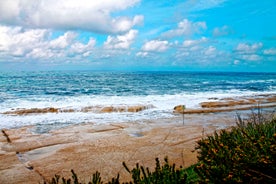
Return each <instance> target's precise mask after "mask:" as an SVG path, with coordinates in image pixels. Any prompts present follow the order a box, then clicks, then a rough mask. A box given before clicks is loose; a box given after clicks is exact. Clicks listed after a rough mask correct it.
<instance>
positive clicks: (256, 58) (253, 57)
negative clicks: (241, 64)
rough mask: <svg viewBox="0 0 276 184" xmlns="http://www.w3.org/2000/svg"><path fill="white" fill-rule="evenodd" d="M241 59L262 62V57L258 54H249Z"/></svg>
mask: <svg viewBox="0 0 276 184" xmlns="http://www.w3.org/2000/svg"><path fill="white" fill-rule="evenodd" d="M240 59H242V60H246V61H260V60H261V59H262V57H261V56H259V55H257V54H249V55H242V56H240Z"/></svg>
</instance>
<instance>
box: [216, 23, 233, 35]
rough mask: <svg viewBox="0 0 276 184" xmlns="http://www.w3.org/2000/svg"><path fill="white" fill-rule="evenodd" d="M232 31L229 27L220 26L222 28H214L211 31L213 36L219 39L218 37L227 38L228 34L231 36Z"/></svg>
mask: <svg viewBox="0 0 276 184" xmlns="http://www.w3.org/2000/svg"><path fill="white" fill-rule="evenodd" d="M232 33H233V30H232V29H231V28H230V27H229V26H226V25H224V26H222V27H216V28H215V29H214V30H213V36H215V37H220V36H227V35H229V34H232Z"/></svg>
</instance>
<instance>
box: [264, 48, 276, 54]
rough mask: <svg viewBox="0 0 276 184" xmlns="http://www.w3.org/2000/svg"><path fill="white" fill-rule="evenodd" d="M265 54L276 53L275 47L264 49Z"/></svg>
mask: <svg viewBox="0 0 276 184" xmlns="http://www.w3.org/2000/svg"><path fill="white" fill-rule="evenodd" d="M264 54H265V55H276V48H271V49H266V50H264Z"/></svg>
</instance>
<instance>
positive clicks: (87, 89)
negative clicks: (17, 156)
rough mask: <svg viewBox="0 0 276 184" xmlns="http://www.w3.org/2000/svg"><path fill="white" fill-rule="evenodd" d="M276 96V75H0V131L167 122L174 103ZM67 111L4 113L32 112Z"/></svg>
mask: <svg viewBox="0 0 276 184" xmlns="http://www.w3.org/2000/svg"><path fill="white" fill-rule="evenodd" d="M271 93H274V94H275V93H276V73H223V72H217V73H215V72H93V71H53V72H49V71H47V72H1V73H0V128H15V127H22V126H26V125H36V126H40V127H44V128H45V129H47V127H48V128H49V127H51V128H58V127H63V126H67V125H71V124H80V123H88V122H91V123H95V124H103V123H114V122H134V121H135V122H143V121H147V120H152V119H161V118H170V117H174V116H176V115H175V114H173V113H172V112H173V108H174V107H175V106H176V105H180V104H185V105H186V107H187V108H199V103H200V102H206V101H210V99H211V98H224V97H234V98H235V97H239V96H254V95H259V94H271ZM135 105H145V106H154V107H155V108H149V109H146V110H144V111H140V112H113V113H97V112H93V111H89V112H83V111H80V110H78V109H82V108H85V107H95V106H97V107H109V106H113V107H116V106H124V107H128V106H135ZM48 107H52V108H59V109H74V111H72V112H66V113H41V114H28V115H20V116H18V115H8V114H3V113H4V112H7V111H12V110H16V109H31V108H48Z"/></svg>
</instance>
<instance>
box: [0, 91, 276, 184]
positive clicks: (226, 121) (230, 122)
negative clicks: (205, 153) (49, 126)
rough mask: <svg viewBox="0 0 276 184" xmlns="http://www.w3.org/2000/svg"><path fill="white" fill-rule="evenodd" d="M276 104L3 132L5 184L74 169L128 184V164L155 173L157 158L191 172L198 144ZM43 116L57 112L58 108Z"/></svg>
mask: <svg viewBox="0 0 276 184" xmlns="http://www.w3.org/2000/svg"><path fill="white" fill-rule="evenodd" d="M275 103H276V95H269V96H258V97H256V98H254V99H253V98H249V97H242V98H239V99H210V101H208V102H205V103H201V104H200V105H201V108H199V109H185V110H184V113H185V122H182V115H181V114H177V113H182V112H183V109H181V108H180V107H181V106H179V107H175V108H174V109H172V113H173V111H174V113H176V114H175V115H176V116H175V117H174V118H169V119H159V120H150V121H147V122H142V123H141V122H121V123H120V122H119V121H118V122H114V123H110V124H107V125H98V124H95V123H93V122H91V123H86V124H80V125H74V126H70V127H66V128H62V129H58V130H52V131H50V132H48V133H44V134H38V133H35V132H34V131H33V130H34V128H35V127H34V126H28V127H22V128H18V129H3V130H2V131H1V132H0V163H1V164H0V183H11V184H13V183H16V184H20V183H22V184H23V183H30V184H32V183H35V184H37V183H43V181H49V180H51V178H52V177H53V176H54V175H55V174H58V175H61V176H64V177H69V176H71V172H70V170H71V169H74V171H75V172H76V173H77V174H78V176H79V177H80V178H81V182H88V181H89V180H90V179H91V175H92V174H93V173H94V172H95V171H99V172H100V173H101V176H102V179H103V180H104V181H108V180H109V179H111V178H112V177H115V176H117V174H118V172H119V174H120V178H121V181H124V180H127V179H129V174H128V173H127V172H126V171H125V169H124V168H123V166H122V162H123V161H125V162H126V163H127V165H128V166H129V167H130V168H132V167H134V166H135V164H136V163H140V164H141V165H144V166H148V167H150V168H153V167H154V164H155V158H156V157H159V158H160V160H163V158H164V157H165V156H168V157H169V161H170V162H171V163H176V165H177V166H180V165H182V166H184V167H188V166H190V165H192V164H194V163H196V161H197V158H196V156H197V155H196V154H197V153H196V152H194V148H195V145H196V141H197V140H199V139H201V138H202V137H204V136H206V135H207V134H211V133H213V132H214V131H216V130H220V129H222V128H229V127H231V126H234V125H235V113H236V111H237V110H246V109H252V108H255V107H262V108H264V109H270V110H271V111H273V109H274V110H275V107H276V104H275ZM143 108H148V107H146V106H145V107H144V106H142V107H133V111H131V112H137V111H138V110H143ZM152 108H153V107H152ZM124 109H125V110H126V108H124ZM129 109H131V108H128V110H129ZM25 110H26V109H25ZM40 110H41V109H40ZM45 111H46V110H45ZM48 111H53V112H48ZM59 111H60V110H59ZM59 111H58V112H59ZM12 112H15V111H12ZM26 112H27V111H25V112H24V113H26ZM42 112H43V113H57V112H55V109H52V110H51V109H48V110H47V112H44V110H42ZM7 113H10V114H12V115H23V114H24V113H23V111H20V110H19V109H18V110H17V113H11V112H7ZM32 113H39V112H34V111H32ZM101 113H104V112H101ZM106 113H108V112H106Z"/></svg>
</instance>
